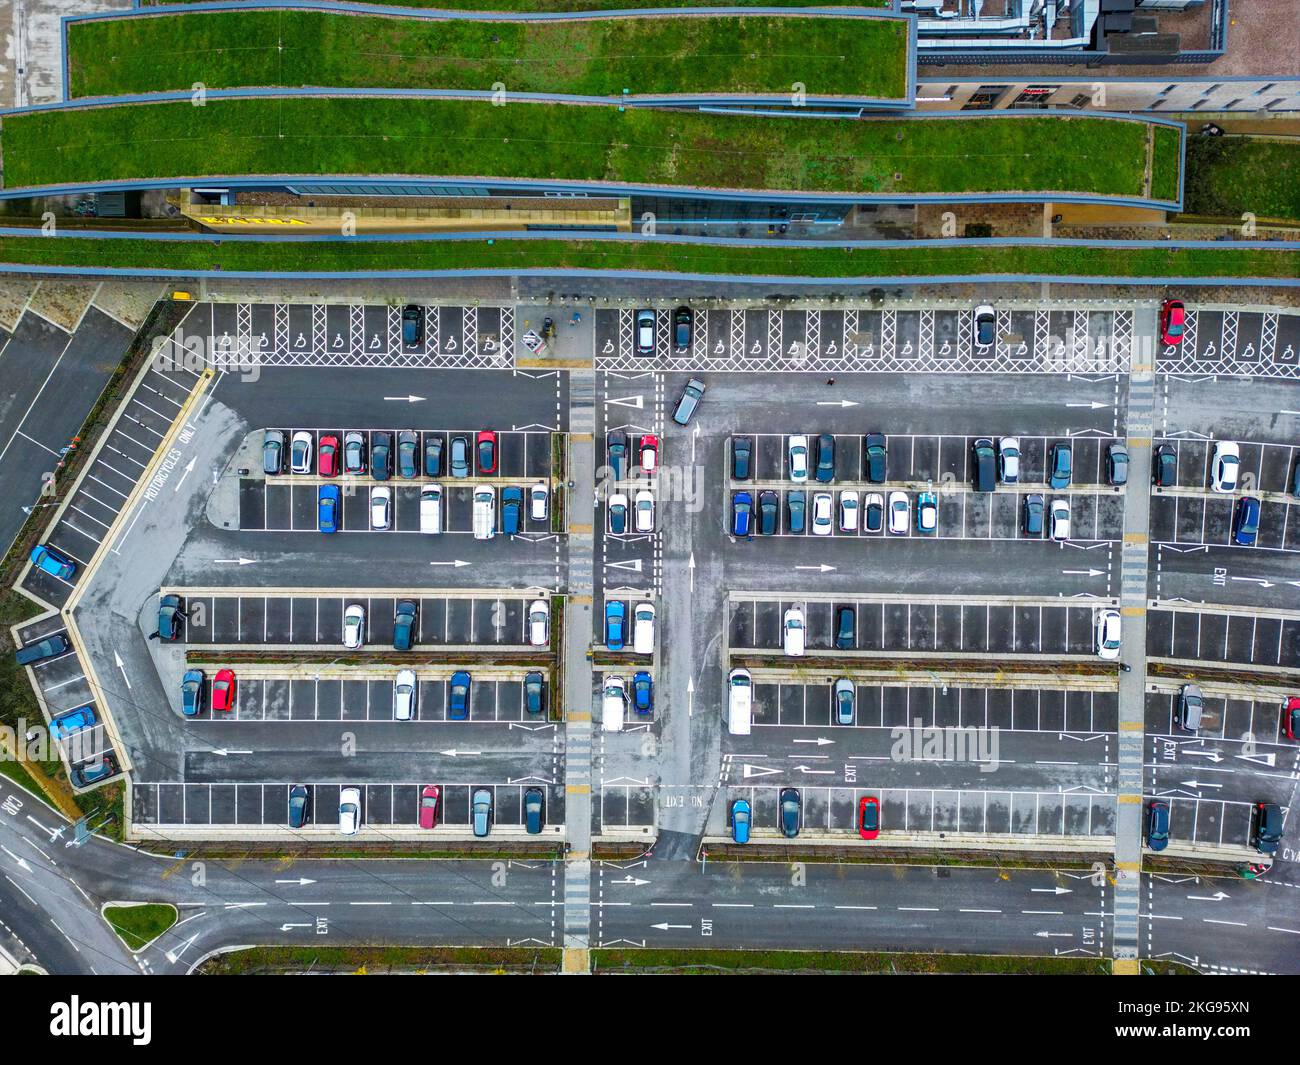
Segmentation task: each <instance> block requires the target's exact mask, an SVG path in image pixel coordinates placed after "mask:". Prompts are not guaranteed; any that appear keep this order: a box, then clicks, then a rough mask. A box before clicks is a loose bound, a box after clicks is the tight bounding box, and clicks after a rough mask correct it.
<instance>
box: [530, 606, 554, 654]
mask: <svg viewBox="0 0 1300 1065" xmlns="http://www.w3.org/2000/svg"><path fill="white" fill-rule="evenodd" d="M550 630H551V604H550V603H548V602H547V601H546V600H545V599H534V600H533V601H532V602H531V603H530V604H529V605H528V642H529V643H530V644H532V645H533V646H534V647H545V646H546V643H547V641H548V640H549V639H550V638H551V632H550Z"/></svg>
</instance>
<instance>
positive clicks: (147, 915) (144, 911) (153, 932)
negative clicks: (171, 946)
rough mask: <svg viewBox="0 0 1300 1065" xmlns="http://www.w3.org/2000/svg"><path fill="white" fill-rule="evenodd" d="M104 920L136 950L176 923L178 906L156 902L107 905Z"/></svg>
mask: <svg viewBox="0 0 1300 1065" xmlns="http://www.w3.org/2000/svg"><path fill="white" fill-rule="evenodd" d="M104 920H106V921H107V922H108V924H109V927H111V928H112V929H113V931H114V932H116V933H117V934H118V936H119V937H120V938H121V940H122V942H123V943H125V944H126V945H127V948H128V949H129V950H131V951H133V952H134V951H137V950H140V949H141V948H142V947H144V946H145V945H146V944H148V943H152V942H153V941H154V940H155V939H157V938H158V937H159V936H160V935H162V934H163V933H164V932H166V931H167V929H169V928H170V927H171V926H172V925H174V924H175V923H176V907H175V906H172V905H171V904H170V903H156V902H141V903H134V904H131V903H127V904H123V905H120V906H105V907H104Z"/></svg>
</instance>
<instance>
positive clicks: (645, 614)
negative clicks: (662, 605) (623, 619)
mask: <svg viewBox="0 0 1300 1065" xmlns="http://www.w3.org/2000/svg"><path fill="white" fill-rule="evenodd" d="M632 650H633V651H634V652H635V653H636V654H639V655H652V654H654V653H655V608H654V605H653V604H652V603H638V604H637V606H636V609H635V610H633V611H632Z"/></svg>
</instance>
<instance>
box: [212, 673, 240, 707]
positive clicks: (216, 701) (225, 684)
mask: <svg viewBox="0 0 1300 1065" xmlns="http://www.w3.org/2000/svg"><path fill="white" fill-rule="evenodd" d="M234 708H235V674H234V671H233V670H229V669H222V670H218V671H217V675H216V676H215V677H214V678H213V679H212V709H213V710H224V711H226V713H229V712H230V711H231V710H233V709H234Z"/></svg>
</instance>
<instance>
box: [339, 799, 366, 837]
mask: <svg viewBox="0 0 1300 1065" xmlns="http://www.w3.org/2000/svg"><path fill="white" fill-rule="evenodd" d="M360 827H361V789H360V788H342V789H341V790H340V791H339V831H340V832H342V833H343V835H345V836H355V835H356V834H357V829H358V828H360Z"/></svg>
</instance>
